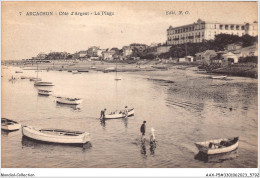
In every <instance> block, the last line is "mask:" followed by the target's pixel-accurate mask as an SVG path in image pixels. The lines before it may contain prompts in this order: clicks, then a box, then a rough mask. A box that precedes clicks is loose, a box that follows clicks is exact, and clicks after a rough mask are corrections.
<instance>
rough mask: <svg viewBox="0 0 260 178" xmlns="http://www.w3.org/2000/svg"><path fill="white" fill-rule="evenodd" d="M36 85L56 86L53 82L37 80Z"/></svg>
mask: <svg viewBox="0 0 260 178" xmlns="http://www.w3.org/2000/svg"><path fill="white" fill-rule="evenodd" d="M34 86H54V85H53V84H52V82H35V83H34Z"/></svg>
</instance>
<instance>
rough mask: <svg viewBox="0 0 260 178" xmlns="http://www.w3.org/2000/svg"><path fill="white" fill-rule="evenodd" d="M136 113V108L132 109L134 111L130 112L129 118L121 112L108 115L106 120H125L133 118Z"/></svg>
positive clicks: (130, 110)
mask: <svg viewBox="0 0 260 178" xmlns="http://www.w3.org/2000/svg"><path fill="white" fill-rule="evenodd" d="M134 113H135V110H134V108H132V109H129V110H128V114H127V116H126V115H125V113H124V112H122V111H119V112H113V113H110V114H106V115H105V117H104V119H120V118H125V117H131V116H133V115H134Z"/></svg>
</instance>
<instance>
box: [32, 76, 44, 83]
mask: <svg viewBox="0 0 260 178" xmlns="http://www.w3.org/2000/svg"><path fill="white" fill-rule="evenodd" d="M41 80H42V79H40V78H36V77H31V78H30V81H31V82H37V81H41Z"/></svg>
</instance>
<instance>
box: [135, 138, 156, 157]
mask: <svg viewBox="0 0 260 178" xmlns="http://www.w3.org/2000/svg"><path fill="white" fill-rule="evenodd" d="M138 142H140V143H141V151H140V152H141V155H142V157H143V158H147V156H148V155H147V151H146V146H149V150H150V155H151V156H154V155H155V149H156V142H149V141H147V140H146V139H141V140H138Z"/></svg>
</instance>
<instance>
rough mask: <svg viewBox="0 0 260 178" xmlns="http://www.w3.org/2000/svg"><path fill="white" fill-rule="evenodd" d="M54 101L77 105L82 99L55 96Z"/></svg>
mask: <svg viewBox="0 0 260 178" xmlns="http://www.w3.org/2000/svg"><path fill="white" fill-rule="evenodd" d="M56 102H57V103H60V104H69V105H78V104H80V103H81V102H82V100H81V99H80V98H65V97H57V100H56Z"/></svg>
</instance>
